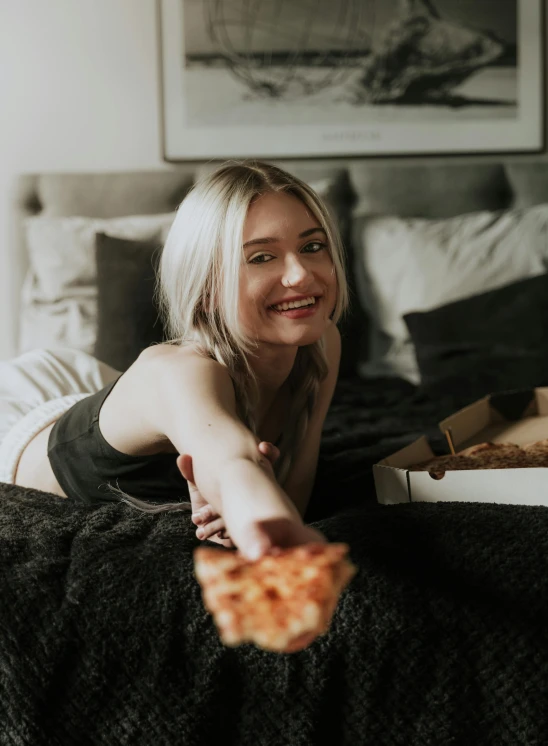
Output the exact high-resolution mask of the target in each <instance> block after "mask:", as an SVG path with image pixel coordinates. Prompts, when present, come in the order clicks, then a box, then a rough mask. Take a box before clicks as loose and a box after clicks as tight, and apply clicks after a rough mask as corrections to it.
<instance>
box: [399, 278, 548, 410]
mask: <svg viewBox="0 0 548 746" xmlns="http://www.w3.org/2000/svg"><path fill="white" fill-rule="evenodd" d="M404 320H405V323H406V324H407V328H408V329H409V333H410V335H411V338H412V340H413V344H414V345H415V352H416V356H417V362H418V366H419V370H420V374H421V386H422V388H423V389H429V390H432V389H437V390H442V391H451V390H455V389H458V390H460V391H464V392H467V393H469V394H470V395H471V396H474V397H481V396H485V395H486V394H489V393H491V392H495V391H505V390H511V389H522V388H534V387H536V386H545V385H548V274H542V275H539V276H536V277H531V278H528V279H526V280H520V281H519V282H514V283H512V284H511V285H505V286H503V287H501V288H497V289H496V290H491V291H489V292H486V293H482V294H480V295H474V296H472V297H470V298H465V299H463V300H459V301H455V302H454V303H449V304H448V305H446V306H442V307H440V308H435V309H433V310H431V311H426V312H421V313H418V312H417V313H409V314H407V315H406V316H404Z"/></svg>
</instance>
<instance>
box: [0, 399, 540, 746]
mask: <svg viewBox="0 0 548 746" xmlns="http://www.w3.org/2000/svg"><path fill="white" fill-rule="evenodd" d="M377 394H378V392H377ZM368 396H369V394H368V395H367V396H365V395H363V397H362V399H361V401H362V404H363V405H364V407H365V405H367V406H368V407H369V406H372V402H373V399H374V400H375V402H376V403H377V404H376V405H377V406H378V408H379V409H378V411H379V412H380V410H381V409H382V408H383V406H384V412H385V414H384V415H382V416H381V415H380V414H379V416H378V417H377V422H378V423H380V425H379V427H378V428H377V434H376V437H373V430H374V429H375V427H374V424H373V420H372V419H369V420H368V419H367V418H368V416H369V415H368V414H367V412H366V411H365V408H364V409H361V410H360V407H358V408H357V409H356V401H357V400H356V397H358V394H357V393H356V390H354V389H352V388H351V387H350V388H348V389H347V390H341V392H340V395H339V398H338V400H337V401H336V402H335V403H334V407H333V413H332V415H331V414H330V420H329V421H328V423H327V425H326V433H325V439H324V447H323V451H322V465H321V469H320V471H321V474H322V475H323V476H321V477H319V482H321V484H318V485H317V488H316V493H315V497H317V500H316V501H315V503H313V506H312V507H311V515H312V514H313V513H314V511H315V512H316V514H317V518H318V520H316V522H315V524H314V525H316V526H317V527H318V528H319V529H320V530H322V531H323V532H324V533H325V534H326V535H327V537H328V538H329V539H330V540H332V541H345V542H348V543H349V544H350V547H351V557H352V560H353V562H354V563H355V564H356V565H357V566H358V574H357V576H356V577H355V578H354V579H353V581H352V582H351V584H350V585H349V587H348V589H347V590H346V591H345V592H344V594H343V596H342V597H341V601H340V603H339V606H338V608H337V610H336V613H335V616H334V619H333V623H332V627H331V630H330V632H329V633H328V634H327V635H326V636H324V637H322V638H320V639H319V640H317V641H316V642H315V643H314V644H313V645H312V646H310V647H309V648H308V649H306V650H304V651H302V652H299V653H296V654H292V655H278V654H274V653H267V652H264V651H261V650H258V649H257V648H255V647H253V646H250V645H246V646H242V647H240V648H235V649H230V648H225V647H223V646H222V645H221V644H220V642H219V640H218V637H217V633H216V631H215V628H214V625H213V622H212V619H211V617H210V616H209V615H208V614H207V612H206V611H205V610H204V607H203V604H202V601H201V596H200V590H199V587H198V584H197V583H196V581H195V579H194V576H193V567H192V550H193V549H194V547H196V546H198V544H199V542H198V540H197V539H196V538H195V536H194V527H193V526H192V524H191V523H190V519H189V517H188V515H187V514H181V513H179V514H174V513H169V514H165V515H161V516H147V515H143V514H141V513H137V512H135V511H133V510H132V509H131V508H129V507H127V506H125V505H116V504H108V505H104V506H99V507H97V508H86V507H83V506H79V505H75V504H72V503H70V502H69V501H65V500H61V499H59V498H55V497H52V496H48V495H45V494H44V493H39V492H32V491H30V490H25V489H22V488H18V487H14V486H8V485H0V745H1V746H20V745H21V746H23V744H24V745H25V746H76V745H77V746H88V745H90V746H91V745H92V744H93V745H96V744H97V745H101V746H103V745H104V746H121V745H124V746H125V745H126V744H127V746H130V745H131V746H141V745H142V746H164V745H165V746H172V745H175V744H177V745H178V744H184V746H194V745H196V746H208V745H209V744H212V745H213V744H215V745H216V744H220V743H221V744H223V746H226V745H228V744H235V745H236V744H237V745H241V746H247V745H249V746H261V745H263V744H264V745H265V746H278V745H279V746H316V745H320V746H321V744H324V743H325V744H333V745H334V746H335V745H337V746H339V745H346V744H348V746H359V745H360V744H364V745H365V744H367V746H383V745H384V744H386V745H387V746H388V745H390V746H392V745H393V744H394V745H395V744H401V746H415V744H416V745H417V746H419V745H420V746H422V745H424V744H428V745H430V746H446V745H447V746H449V745H457V744H459V745H460V744H462V745H463V746H464V745H466V746H468V744H474V746H481V745H483V744H492V745H493V746H505V745H506V744H508V745H509V746H510V745H511V746H516V745H518V744H524V745H527V746H533V745H534V744H538V745H539V746H540V745H541V744H542V745H543V746H544V745H545V744H546V743H548V707H547V704H546V703H547V702H548V510H547V509H545V508H537V507H517V506H503V505H482V504H477V505H470V504H462V503H453V504H435V505H430V504H410V505H399V506H379V505H377V504H376V503H375V500H374V495H373V494H372V493H371V491H370V464H371V462H372V461H373V460H376V458H377V457H378V456H379V453H378V450H379V444H381V446H382V444H384V446H386V448H385V453H386V452H389V450H387V449H388V447H389V448H390V449H392V450H393V448H392V446H393V445H394V442H395V441H398V440H400V439H401V440H405V439H406V438H407V440H408V439H409V437H410V436H411V435H412V434H414V429H415V427H417V426H420V427H423V426H425V427H426V425H427V424H428V423H430V424H431V423H432V422H433V420H432V419H431V417H432V415H433V413H434V410H433V409H429V406H430V405H428V407H427V406H424V407H423V405H422V404H420V400H419V399H417V398H416V396H415V394H413V392H411V391H409V392H407V393H406V392H405V391H402V389H401V387H400V388H399V389H398V391H397V392H396V393H395V394H394V396H395V400H394V401H396V400H397V402H398V409H397V412H398V413H399V414H398V415H396V410H395V409H393V410H391V411H389V409H390V408H389V406H388V403H387V402H388V400H387V399H386V398H385V399H384V404H383V402H382V401H380V403H379V399H378V396H377V398H374V394H373V393H371V400H369V399H368ZM405 397H408V398H407V399H406V398H405ZM413 397H414V398H413ZM402 407H403V409H402ZM402 411H405V412H406V418H407V419H406V420H405V422H406V423H407V424H405V423H404V422H403V420H402V419H401V412H402ZM421 411H422V413H423V419H422V420H421V417H420V416H419V415H420V412H421ZM439 411H440V407H439V403H438V408H437V409H436V416H437V414H438V413H439ZM352 413H354V415H355V417H356V419H355V420H353V419H352ZM390 417H392V424H390V422H389V419H390ZM397 417H400V419H399V421H398V422H399V424H397V423H396V419H397ZM387 418H388V419H387ZM434 421H435V420H434ZM336 422H338V423H339V427H338V428H337V427H336V426H335V423H336ZM368 422H369V424H367V423H368ZM404 425H405V426H404ZM406 427H407V428H408V429H407V430H406ZM344 428H348V430H346V429H344ZM337 443H339V445H337ZM381 450H382V449H381ZM360 454H361V458H360ZM381 455H382V454H381ZM329 506H330V510H329V509H328V508H329Z"/></svg>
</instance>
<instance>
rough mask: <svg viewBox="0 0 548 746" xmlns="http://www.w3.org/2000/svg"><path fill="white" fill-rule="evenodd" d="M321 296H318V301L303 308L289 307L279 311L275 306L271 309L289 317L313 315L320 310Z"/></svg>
mask: <svg viewBox="0 0 548 746" xmlns="http://www.w3.org/2000/svg"><path fill="white" fill-rule="evenodd" d="M320 301H321V298H316V302H315V303H314V304H313V305H311V306H303V307H301V308H288V309H287V311H277V310H276V309H275V308H272V306H271V307H269V309H268V310H269V311H271V312H272V313H275V314H277V315H278V316H284V317H285V318H287V319H304V318H306V317H308V316H313V315H314V314H315V313H316V311H317V310H318V306H319V305H320Z"/></svg>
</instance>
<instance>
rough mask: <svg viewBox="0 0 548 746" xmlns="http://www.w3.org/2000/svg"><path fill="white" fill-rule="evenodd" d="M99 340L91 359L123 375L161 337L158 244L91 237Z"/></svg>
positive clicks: (104, 235)
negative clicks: (157, 295) (156, 293)
mask: <svg viewBox="0 0 548 746" xmlns="http://www.w3.org/2000/svg"><path fill="white" fill-rule="evenodd" d="M95 249H96V258H97V306H98V308H97V316H98V318H97V339H96V342H95V350H94V354H95V357H96V358H98V359H99V360H102V361H103V362H105V363H107V364H108V365H111V366H112V367H113V368H116V370H120V371H125V370H127V368H129V366H130V365H131V364H132V363H133V362H134V361H135V360H136V359H137V357H138V356H139V353H140V352H141V351H142V350H144V349H145V348H146V347H148V346H149V345H151V344H154V343H156V342H161V341H162V340H163V339H164V338H165V334H164V327H163V324H162V322H161V320H160V317H159V312H158V307H157V305H156V303H155V301H154V288H155V277H156V270H157V267H158V262H159V259H160V252H161V245H160V242H159V241H133V240H129V239H126V238H115V237H113V236H108V235H106V234H105V233H98V234H96V237H95Z"/></svg>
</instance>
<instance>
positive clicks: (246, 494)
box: [221, 459, 302, 527]
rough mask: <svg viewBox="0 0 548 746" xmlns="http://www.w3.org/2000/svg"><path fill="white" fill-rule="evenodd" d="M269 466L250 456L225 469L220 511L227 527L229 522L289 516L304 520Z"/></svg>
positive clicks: (228, 465)
mask: <svg viewBox="0 0 548 746" xmlns="http://www.w3.org/2000/svg"><path fill="white" fill-rule="evenodd" d="M267 466H268V467H269V464H267V465H265V466H264V467H263V466H262V465H261V464H260V463H257V462H256V461H253V460H251V459H236V460H234V461H231V462H230V463H229V464H227V466H226V468H225V469H223V472H222V478H221V502H222V506H221V513H222V515H223V517H224V519H225V521H226V523H227V527H228V526H229V522H230V523H232V521H233V520H235V521H239V520H242V519H243V520H257V521H258V520H268V519H271V518H289V519H291V520H295V521H298V522H299V523H302V519H301V516H300V514H299V512H298V510H297V508H296V507H295V505H294V504H293V502H292V500H291V499H290V498H289V496H288V495H287V494H286V493H285V492H284V491H283V489H282V488H281V487H280V485H279V484H278V483H277V482H276V480H275V478H274V476H273V475H272V471H271V469H270V468H267Z"/></svg>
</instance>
